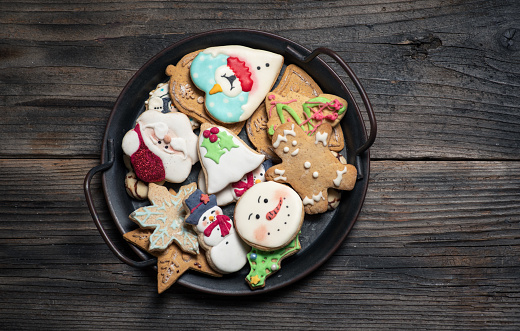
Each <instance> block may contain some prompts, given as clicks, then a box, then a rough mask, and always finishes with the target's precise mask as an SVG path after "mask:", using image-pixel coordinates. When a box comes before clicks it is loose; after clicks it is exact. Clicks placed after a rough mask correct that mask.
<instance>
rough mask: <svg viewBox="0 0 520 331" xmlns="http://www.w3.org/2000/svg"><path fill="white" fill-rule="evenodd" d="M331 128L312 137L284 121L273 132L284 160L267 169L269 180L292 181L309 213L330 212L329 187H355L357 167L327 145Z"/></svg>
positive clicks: (323, 127) (326, 125)
mask: <svg viewBox="0 0 520 331" xmlns="http://www.w3.org/2000/svg"><path fill="white" fill-rule="evenodd" d="M331 132H332V127H331V126H330V124H328V123H325V124H322V125H320V126H319V127H318V129H317V130H316V132H315V134H314V135H313V136H308V135H307V134H306V133H305V132H304V131H303V130H302V129H301V128H300V127H299V126H298V125H296V124H294V123H285V124H282V125H280V126H279V127H278V128H277V129H276V131H275V132H274V134H273V139H272V142H273V147H274V150H275V152H276V154H277V155H278V156H279V157H280V158H281V159H282V163H281V164H278V165H276V166H273V167H271V168H270V169H269V170H267V172H266V175H265V177H266V179H267V180H271V181H275V182H279V183H288V184H290V185H291V186H292V187H293V188H294V190H296V192H298V194H299V195H300V197H301V198H302V199H303V205H304V206H305V212H306V213H307V214H318V213H323V212H326V211H327V189H328V188H334V189H337V190H352V189H353V188H354V185H355V183H356V177H357V170H356V168H355V167H354V166H353V165H351V164H342V163H341V162H340V161H339V160H338V159H336V157H335V156H334V155H332V153H331V152H330V150H329V149H328V147H327V144H328V141H329V138H330V134H331Z"/></svg>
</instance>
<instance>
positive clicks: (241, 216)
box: [234, 182, 305, 250]
mask: <svg viewBox="0 0 520 331" xmlns="http://www.w3.org/2000/svg"><path fill="white" fill-rule="evenodd" d="M304 215H305V213H304V211H303V204H302V200H301V199H300V196H299V195H298V193H296V192H295V191H294V190H293V189H292V188H290V187H289V186H287V185H283V184H278V183H276V182H263V183H259V184H256V185H254V186H253V187H251V188H250V189H249V190H247V192H245V193H244V195H243V196H242V197H241V198H240V200H238V202H237V205H236V207H235V216H234V218H235V228H236V230H237V232H238V234H239V235H240V237H241V238H242V239H243V240H244V241H245V242H246V243H248V244H249V245H251V246H253V247H256V248H258V249H261V250H273V249H277V248H281V247H284V246H286V245H287V244H288V243H290V242H291V240H293V239H294V238H295V237H296V235H297V234H298V232H299V231H300V227H301V225H302V222H303V217H304Z"/></svg>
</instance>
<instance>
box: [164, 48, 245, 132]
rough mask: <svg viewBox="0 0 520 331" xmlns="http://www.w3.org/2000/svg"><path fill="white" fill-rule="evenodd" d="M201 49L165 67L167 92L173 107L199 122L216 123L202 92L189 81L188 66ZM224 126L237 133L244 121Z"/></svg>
mask: <svg viewBox="0 0 520 331" xmlns="http://www.w3.org/2000/svg"><path fill="white" fill-rule="evenodd" d="M200 52H201V51H200V50H199V51H195V52H192V53H189V54H187V55H185V56H184V57H183V58H182V59H181V60H180V61H179V62H178V63H177V64H176V65H169V66H168V67H166V75H168V76H170V81H169V83H168V85H169V92H170V97H171V99H172V101H173V104H174V105H175V107H176V108H177V109H178V110H179V111H180V112H182V113H184V114H186V115H188V116H189V117H190V118H193V119H195V120H197V121H198V122H200V123H212V124H216V121H215V120H214V119H213V118H211V116H209V115H208V113H207V112H206V109H205V107H204V92H202V91H201V90H199V89H198V88H197V87H196V86H195V85H194V84H193V82H192V81H191V77H190V67H191V63H192V61H193V59H194V58H195V57H196V56H197V55H198V54H199V53H200ZM224 126H225V127H226V128H227V129H228V130H231V131H233V132H234V133H236V134H239V133H240V131H241V130H242V127H243V126H244V122H239V123H230V124H224Z"/></svg>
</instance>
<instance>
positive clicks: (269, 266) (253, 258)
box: [246, 234, 301, 290]
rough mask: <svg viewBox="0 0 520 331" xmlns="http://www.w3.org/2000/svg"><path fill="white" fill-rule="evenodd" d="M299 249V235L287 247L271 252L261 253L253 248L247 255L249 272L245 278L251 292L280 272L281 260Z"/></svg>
mask: <svg viewBox="0 0 520 331" xmlns="http://www.w3.org/2000/svg"><path fill="white" fill-rule="evenodd" d="M300 249H301V245H300V240H299V234H298V235H297V236H296V238H294V239H293V240H292V241H291V242H290V243H289V244H288V245H287V246H285V247H282V248H279V249H276V250H272V251H262V250H259V249H258V248H255V247H253V248H252V249H251V252H249V253H248V254H247V260H248V261H249V265H250V266H251V271H250V272H249V273H248V274H247V276H246V282H247V283H248V284H249V287H251V289H252V290H255V289H259V288H262V287H264V286H265V279H266V278H267V277H269V276H270V275H272V274H273V273H275V272H277V271H278V270H280V268H281V267H282V260H283V259H285V258H286V257H288V256H291V255H293V254H294V253H296V252H298V251H299V250H300Z"/></svg>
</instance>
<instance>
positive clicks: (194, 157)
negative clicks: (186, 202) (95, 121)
mask: <svg viewBox="0 0 520 331" xmlns="http://www.w3.org/2000/svg"><path fill="white" fill-rule="evenodd" d="M122 148H123V152H124V153H125V154H126V155H128V156H130V161H131V164H132V167H133V168H134V171H135V174H136V176H137V177H138V178H139V179H140V180H142V181H144V182H147V183H154V182H160V181H163V180H166V181H169V182H172V183H181V182H183V181H184V180H185V179H186V178H187V177H188V175H189V174H190V171H191V166H192V165H193V164H195V163H196V162H197V161H198V153H197V136H196V135H195V134H194V133H193V131H192V128H191V124H190V120H189V119H188V117H187V116H186V115H184V114H182V113H166V114H163V113H161V112H157V111H152V110H148V111H145V112H144V113H143V114H142V115H141V116H139V118H138V119H137V124H136V126H135V128H134V129H132V130H130V131H128V132H127V133H126V135H125V136H124V137H123V143H122Z"/></svg>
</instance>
